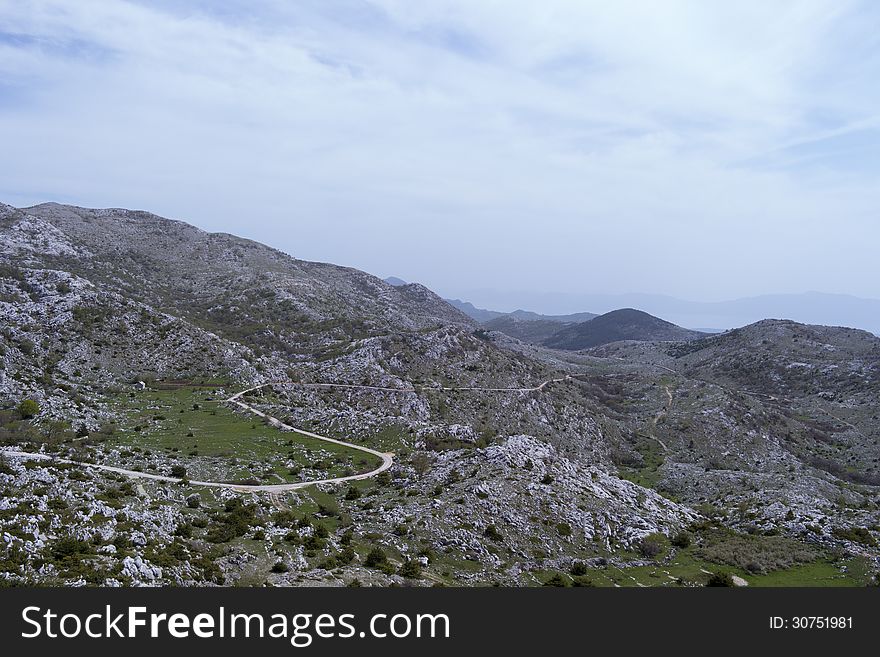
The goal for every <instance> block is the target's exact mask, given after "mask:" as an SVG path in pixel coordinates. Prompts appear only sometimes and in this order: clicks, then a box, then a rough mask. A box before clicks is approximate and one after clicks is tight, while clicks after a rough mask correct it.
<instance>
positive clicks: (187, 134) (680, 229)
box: [0, 0, 880, 299]
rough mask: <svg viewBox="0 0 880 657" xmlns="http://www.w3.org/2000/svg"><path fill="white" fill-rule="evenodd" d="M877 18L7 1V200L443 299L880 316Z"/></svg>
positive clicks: (645, 6) (569, 6)
mask: <svg viewBox="0 0 880 657" xmlns="http://www.w3.org/2000/svg"><path fill="white" fill-rule="evenodd" d="M218 7H220V9H218ZM878 13H880V10H877V9H875V7H874V5H873V4H871V3H849V2H839V1H837V2H830V1H829V2H819V1H814V2H810V1H806V2H784V1H780V2H774V3H766V2H741V3H735V4H729V5H723V6H722V5H720V4H718V3H712V4H709V3H700V2H664V3H648V2H615V3H606V2H562V1H558V0H548V1H546V2H542V3H531V2H511V1H510V0H507V1H505V2H500V1H492V0H486V1H484V2H479V3H476V2H471V1H465V0H449V1H445V2H433V1H430V0H426V1H425V2H419V3H412V2H401V1H397V0H375V1H373V2H354V1H337V2H326V1H325V2H319V1H317V0H314V1H309V2H297V3H287V2H280V1H278V2H241V1H237V2H227V3H223V4H220V3H213V2H194V3H186V4H184V3H178V2H160V3H156V2H150V3H133V2H99V1H96V0H80V1H79V2H77V3H63V2H52V1H45V2H26V3H19V2H16V3H12V2H0V24H2V25H3V26H4V27H3V34H2V35H0V139H2V142H3V144H4V146H5V148H4V151H5V157H4V159H3V163H2V164H0V174H2V178H0V180H2V183H0V196H2V198H3V200H4V201H6V202H11V203H17V204H26V203H32V202H38V201H43V200H48V199H55V200H61V201H67V202H74V203H81V204H85V205H93V206H94V205H119V206H137V207H141V208H146V209H150V210H154V211H156V212H159V213H162V214H166V215H170V216H174V217H179V218H183V219H186V220H191V221H194V222H195V223H197V224H199V225H201V226H203V227H205V228H208V229H212V230H225V231H230V232H235V233H238V234H245V235H247V236H249V237H253V238H255V239H260V240H262V241H266V242H269V243H271V244H273V245H276V246H280V247H281V248H284V249H285V250H287V251H289V252H291V253H293V254H294V255H297V256H299V257H306V258H311V259H324V260H330V261H334V262H339V263H343V264H349V265H353V266H359V267H362V268H365V269H367V270H370V271H374V272H376V273H379V274H383V275H384V274H397V275H400V276H402V277H404V278H406V279H409V280H421V281H423V282H425V283H427V284H429V285H432V286H434V287H436V288H438V289H440V290H441V291H443V292H446V293H449V294H456V295H457V293H458V292H459V291H461V293H464V292H465V291H466V290H467V289H471V288H476V287H480V288H487V287H488V288H491V287H495V288H499V289H502V288H507V289H511V288H514V289H516V288H519V289H532V290H540V289H552V290H556V291H562V292H625V291H646V292H662V293H670V294H677V295H683V296H692V297H696V298H705V299H714V298H721V297H725V296H732V295H740V294H753V293H761V292H770V291H798V290H804V289H818V290H826V291H834V292H850V293H854V294H860V295H863V296H880V289H877V287H876V286H877V283H876V281H877V280H878V277H877V271H876V266H875V264H874V258H873V256H872V254H871V249H872V248H873V247H872V245H873V244H876V242H877V238H878V237H880V235H878V228H877V226H876V218H875V216H874V214H873V208H876V207H877V201H878V200H880V199H878V196H880V191H878V189H880V188H878V185H877V184H876V178H877V174H878V167H877V158H876V154H877V150H876V146H877V145H878V140H877V139H876V138H875V137H872V135H873V134H875V132H876V126H877V117H878V114H880V112H878V101H880V98H878V94H880V90H878V88H877V86H876V85H875V84H873V81H874V80H876V78H877V73H878V72H880V71H878V63H880V60H878V53H880V48H878V43H877V37H876V36H875V35H874V34H873V33H872V31H871V29H870V28H871V25H876V19H877V18H878V17H880V16H878ZM872 131H874V132H872Z"/></svg>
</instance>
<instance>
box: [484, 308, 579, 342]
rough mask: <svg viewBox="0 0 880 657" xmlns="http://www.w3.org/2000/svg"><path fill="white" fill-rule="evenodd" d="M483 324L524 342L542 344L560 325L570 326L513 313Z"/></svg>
mask: <svg viewBox="0 0 880 657" xmlns="http://www.w3.org/2000/svg"><path fill="white" fill-rule="evenodd" d="M483 326H484V327H485V328H486V329H488V330H490V331H499V332H501V333H504V334H505V335H509V336H511V337H513V338H516V339H517V340H522V341H523V342H530V343H532V344H542V343H543V342H544V341H545V340H547V339H548V338H549V337H551V336H553V335H555V334H556V333H557V332H558V331H559V329H560V327H564V326H569V324H564V323H561V322H556V321H553V320H550V319H518V318H517V317H516V316H515V315H514V314H513V313H511V314H509V315H502V316H501V317H496V318H495V319H492V320H489V321H488V322H483Z"/></svg>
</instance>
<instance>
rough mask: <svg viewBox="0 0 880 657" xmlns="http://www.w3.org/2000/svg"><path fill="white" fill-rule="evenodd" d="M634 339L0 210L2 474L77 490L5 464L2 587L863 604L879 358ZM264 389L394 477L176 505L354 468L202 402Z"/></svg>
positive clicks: (616, 328) (284, 412)
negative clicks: (656, 590)
mask: <svg viewBox="0 0 880 657" xmlns="http://www.w3.org/2000/svg"><path fill="white" fill-rule="evenodd" d="M642 315H644V314H640V313H637V312H636V311H620V312H618V313H616V314H615V313H609V314H608V315H604V316H601V317H598V318H595V319H593V320H590V321H589V322H587V323H580V324H571V325H568V326H567V325H564V324H561V323H560V322H559V321H558V318H553V319H549V318H538V319H535V318H518V317H513V316H512V315H511V316H507V317H506V318H501V320H493V321H503V322H507V323H510V324H512V325H513V326H516V325H517V324H521V325H523V326H525V325H533V324H536V323H538V324H541V325H544V324H548V323H549V324H553V325H554V328H555V329H556V335H559V329H560V327H561V328H562V334H563V336H564V338H565V343H564V345H563V344H559V345H558V346H562V347H563V349H551V348H548V347H547V346H541V345H537V344H534V342H537V341H538V340H537V338H538V337H540V336H538V335H537V334H533V333H523V334H522V335H521V336H520V337H521V338H522V339H518V338H517V337H516V336H515V335H514V336H513V337H511V333H514V334H515V331H514V330H513V329H509V330H508V331H503V330H500V328H499V329H498V330H492V328H491V327H489V326H485V325H482V326H481V325H480V324H478V323H477V322H476V321H475V320H474V319H473V318H471V317H469V316H468V315H466V314H465V313H463V312H461V311H460V310H458V309H456V308H453V307H452V306H450V305H449V304H447V303H446V302H445V301H443V300H442V299H440V298H439V297H437V296H436V295H434V294H433V293H432V292H430V291H429V290H427V289H426V288H424V287H422V286H419V285H413V284H397V285H391V284H389V283H386V282H384V281H381V280H379V279H376V278H374V277H372V276H370V275H368V274H365V273H363V272H359V271H357V270H353V269H348V268H344V267H338V266H335V265H328V264H321V263H310V262H305V261H301V260H297V259H295V258H293V257H291V256H289V255H287V254H284V253H281V252H279V251H276V250H274V249H271V248H269V247H267V246H263V245H261V244H257V243H254V242H250V241H247V240H243V239H240V238H237V237H234V236H230V235H220V234H211V233H205V232H203V231H201V230H198V229H197V228H194V227H192V226H189V225H187V224H184V223H182V222H176V221H170V220H167V219H163V218H160V217H157V216H155V215H151V214H149V213H144V212H134V211H128V210H87V209H83V208H74V207H69V206H60V205H55V204H46V205H40V206H36V207H34V208H26V209H16V208H11V207H9V206H0V317H2V329H3V330H2V335H0V340H2V341H0V443H2V445H0V447H2V446H5V447H7V448H15V449H17V450H24V451H41V452H44V453H48V454H53V455H57V456H61V457H65V458H69V459H72V460H73V461H75V462H76V463H80V464H81V465H75V464H66V463H60V462H53V461H36V460H28V459H22V458H18V457H12V456H9V455H7V456H5V457H2V458H0V494H2V495H0V538H2V542H0V578H2V581H3V582H5V583H7V584H12V585H15V584H37V583H39V584H42V583H64V584H93V585H94V584H97V585H156V584H178V585H188V584H196V583H215V584H224V585H232V584H239V585H264V584H275V585H311V584H322V585H327V584H333V585H342V584H347V585H358V584H364V585H390V584H421V585H429V584H445V585H462V584H474V585H479V584H490V583H497V584H507V585H535V584H543V583H547V584H554V585H571V584H575V585H634V584H638V585H650V584H662V585H701V584H703V583H705V581H706V580H707V578H708V577H709V576H711V574H712V573H714V572H720V571H722V570H723V571H730V572H734V573H736V574H738V576H741V577H742V578H744V579H745V580H746V581H754V582H755V583H759V582H761V581H764V580H762V579H761V578H777V579H775V580H772V581H789V582H796V583H813V584H819V583H832V582H835V581H838V580H840V581H842V582H845V583H850V584H866V583H870V582H871V581H873V580H872V578H873V577H874V572H876V570H877V568H878V551H877V547H876V545H877V544H876V540H877V532H878V523H880V513H878V502H880V497H878V494H880V487H878V484H880V481H878V479H877V476H878V472H877V470H876V468H877V462H878V457H880V453H878V445H877V439H878V438H880V436H878V432H880V425H878V421H877V415H876V413H877V411H876V409H877V408H878V401H880V400H878V363H880V339H877V338H875V337H873V336H871V335H869V334H866V333H862V332H859V331H852V330H850V329H835V328H825V327H810V326H803V325H798V324H794V323H791V322H781V321H768V322H762V323H760V324H757V325H753V326H749V327H745V328H743V329H739V330H737V331H731V332H728V333H726V334H723V335H717V336H711V337H704V336H702V335H700V334H695V333H694V332H690V331H686V330H684V329H680V328H679V327H675V326H674V325H668V323H665V322H662V320H657V319H656V318H652V317H650V316H644V317H643V316H642ZM646 318H647V319H646ZM597 322H598V323H597ZM587 326H591V327H592V328H591V329H590V330H589V331H586V329H585V328H584V327H587ZM533 328H534V326H529V328H528V329H527V330H528V331H532V330H533ZM618 339H625V340H627V341H625V342H613V343H609V344H601V343H605V342H608V341H610V340H618ZM569 340H573V341H578V342H577V345H579V346H574V345H575V343H574V342H571V341H569ZM600 344H601V346H595V345H600ZM565 345H567V346H565ZM589 346H593V347H594V348H591V349H586V347H589ZM569 349H580V351H571V350H569ZM269 382H275V385H267V386H265V387H264V388H261V389H260V390H259V391H255V392H254V393H252V394H249V395H248V396H247V397H246V400H247V401H248V403H249V404H252V405H254V407H256V408H259V409H261V410H262V411H264V412H266V413H268V414H270V415H272V416H274V417H277V418H280V419H282V420H283V421H284V422H286V423H288V424H290V425H291V426H294V427H298V428H301V429H304V430H308V431H313V432H318V433H319V434H321V435H324V436H330V437H336V438H339V439H343V440H345V441H348V442H352V443H355V444H362V445H364V446H368V447H370V448H372V449H377V450H380V451H382V452H393V453H394V454H395V463H394V467H393V468H392V469H391V470H390V471H388V472H383V473H382V474H381V475H379V476H378V477H375V478H373V479H369V480H365V481H358V482H355V483H352V484H351V485H321V486H311V487H308V488H304V489H300V490H297V491H291V492H287V493H285V494H278V493H241V492H235V491H233V490H226V489H207V488H199V487H197V486H193V485H191V484H190V483H189V481H188V480H189V478H192V479H194V480H195V479H201V480H210V481H225V482H239V483H246V484H255V483H262V484H270V483H279V482H289V481H294V482H303V481H311V480H315V479H321V478H327V477H328V476H339V475H344V474H346V473H354V472H364V471H367V470H369V469H370V467H372V466H370V464H369V463H368V462H367V460H365V459H364V458H363V453H361V452H357V451H354V450H351V449H348V450H346V449H345V448H343V447H338V446H337V447H334V446H332V445H329V444H328V443H320V442H318V441H315V440H311V439H309V438H308V437H306V436H303V435H302V434H296V433H290V432H282V431H279V430H278V429H277V428H275V427H273V426H271V425H270V424H265V423H261V422H260V421H258V419H257V418H254V417H253V416H247V415H245V414H244V413H243V412H240V411H236V410H233V409H232V408H230V406H229V405H228V404H224V403H222V401H223V400H224V399H226V398H228V397H229V396H230V395H231V394H233V393H235V392H237V391H239V390H243V389H245V388H249V387H251V386H253V385H257V384H262V383H269ZM327 383H332V384H336V385H344V386H346V387H330V386H322V385H318V386H316V385H314V384H327ZM90 463H101V464H107V465H113V466H117V467H123V468H126V469H129V470H134V471H138V472H139V471H143V472H153V473H159V474H164V475H170V476H173V477H176V478H178V479H179V482H178V483H164V482H156V481H148V480H141V479H128V478H125V477H123V476H121V475H116V474H113V473H108V472H106V471H100V470H97V469H94V468H89V467H88V465H89V464H90ZM779 578H788V579H787V580H780V579H779ZM799 578H800V579H799ZM767 581H771V580H770V579H767Z"/></svg>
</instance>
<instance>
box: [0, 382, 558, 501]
mask: <svg viewBox="0 0 880 657" xmlns="http://www.w3.org/2000/svg"><path fill="white" fill-rule="evenodd" d="M571 378H572V377H571V376H564V377H560V378H558V379H548V380H547V381H544V382H543V383H541V384H539V385H537V386H534V387H532V388H448V387H439V386H426V387H422V388H419V389H416V388H412V389H406V388H386V387H382V386H363V385H355V384H348V383H296V382H294V381H273V382H270V383H261V384H260V385H256V386H253V387H251V388H248V389H247V390H242V391H241V392H237V393H235V394H234V395H232V397H230V398H229V399H226V400H224V401H225V403H228V404H234V405H236V406H238V407H239V408H241V409H243V410H245V411H248V412H249V413H253V414H254V415H256V416H257V417H260V418H263V419H265V420H266V422H267V423H268V424H269V425H271V426H273V427H275V428H277V429H281V430H282V431H292V432H295V433H299V434H302V435H304V436H308V437H310V438H315V439H317V440H323V441H324V442H328V443H333V444H334V445H341V446H342V447H348V448H350V449H354V450H357V451H359V452H366V453H367V454H371V455H372V456H377V457H379V458H380V459H381V460H382V463H381V465H379V467H377V468H375V469H373V470H370V471H369V472H361V473H359V474H354V475H348V476H345V477H331V478H328V479H312V480H310V481H297V482H291V483H286V484H256V485H251V484H236V483H231V482H224V481H199V480H196V479H181V478H178V477H169V476H166V475H159V474H151V473H149V472H139V471H137V470H128V469H126V468H119V467H116V466H113V465H103V464H100V463H86V462H84V461H74V460H72V459H66V458H61V457H57V456H52V455H51V454H42V453H39V452H22V451H19V450H14V449H0V454H2V455H4V456H11V457H13V458H23V459H36V460H39V461H51V462H54V463H65V464H70V465H79V466H82V467H84V468H92V469H94V470H103V471H105V472H113V473H116V474H121V475H124V476H126V477H131V478H132V479H149V480H151V481H163V482H167V483H171V484H179V483H183V482H186V483H187V484H189V485H191V486H208V487H211V488H225V489H229V490H234V491H238V492H242V493H248V492H251V493H256V492H266V493H270V496H271V499H272V503H273V504H274V505H275V506H276V507H277V508H284V507H283V502H282V501H281V497H280V496H279V495H278V493H283V492H286V491H292V490H299V489H301V488H306V487H308V486H315V485H317V484H339V483H344V482H347V481H360V480H363V479H370V478H371V477H375V476H376V475H378V474H380V473H382V472H385V471H386V470H388V469H389V468H391V466H392V465H394V454H393V453H390V452H380V451H377V450H375V449H370V448H369V447H364V446H363V445H355V444H354V443H349V442H346V441H344V440H337V439H336V438H329V437H327V436H321V435H319V434H317V433H313V432H311V431H306V430H305V429H297V428H296V427H292V426H290V425H289V424H285V423H284V422H282V421H281V420H279V419H278V418H276V417H272V416H271V415H268V414H266V413H263V412H262V411H260V410H257V409H256V408H254V407H253V406H251V405H250V404H248V403H246V402H244V401H242V400H241V398H242V397H243V396H244V395H246V394H248V393H250V392H253V391H255V390H259V389H261V388H265V387H266V386H274V385H290V386H300V387H307V388H318V387H329V388H358V389H362V390H379V391H384V392H421V391H432V390H437V391H445V392H451V391H456V390H461V391H482V392H539V391H541V390H543V389H544V388H545V387H547V386H548V385H550V384H551V383H560V382H562V381H566V380H568V379H571Z"/></svg>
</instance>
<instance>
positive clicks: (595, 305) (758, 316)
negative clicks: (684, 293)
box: [469, 290, 880, 335]
mask: <svg viewBox="0 0 880 657" xmlns="http://www.w3.org/2000/svg"><path fill="white" fill-rule="evenodd" d="M469 294H471V295H473V296H472V298H479V299H491V300H492V305H494V306H495V307H498V306H501V307H504V306H511V307H515V306H525V307H527V308H535V309H540V308H554V309H556V308H560V309H565V308H572V309H578V308H589V309H590V310H593V311H596V312H609V311H611V310H615V309H617V308H639V309H641V310H644V311H645V312H647V313H651V314H652V315H656V316H658V317H664V318H665V319H668V320H669V321H671V322H674V323H676V324H678V325H679V326H685V327H687V328H691V329H697V328H700V329H702V327H705V328H706V329H714V330H716V331H723V330H727V329H732V328H736V327H738V326H746V325H748V324H752V323H754V322H757V321H760V320H762V319H766V318H768V317H782V318H785V319H790V320H792V321H795V322H800V323H803V324H810V325H824V326H849V327H853V328H860V329H864V330H866V331H870V332H872V333H874V334H875V335H880V299H871V298H862V297H855V296H850V295H846V294H827V293H824V292H804V293H795V294H766V295H761V296H754V297H746V298H740V299H734V300H728V301H711V302H704V301H687V300H683V299H678V298H675V297H671V296H665V295H658V294H569V293H560V292H530V291H509V292H503V291H498V290H473V291H472V292H470V293H469ZM487 303H488V302H487Z"/></svg>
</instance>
